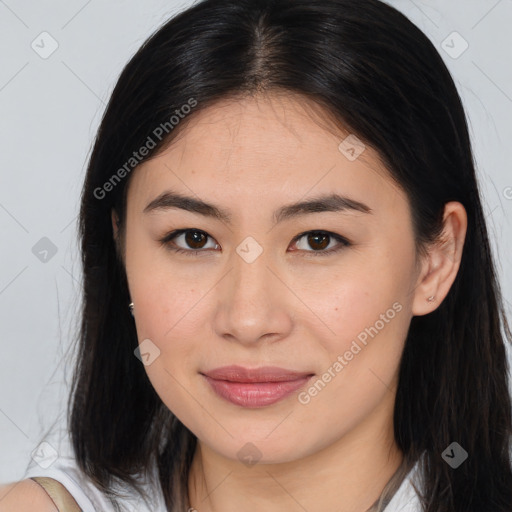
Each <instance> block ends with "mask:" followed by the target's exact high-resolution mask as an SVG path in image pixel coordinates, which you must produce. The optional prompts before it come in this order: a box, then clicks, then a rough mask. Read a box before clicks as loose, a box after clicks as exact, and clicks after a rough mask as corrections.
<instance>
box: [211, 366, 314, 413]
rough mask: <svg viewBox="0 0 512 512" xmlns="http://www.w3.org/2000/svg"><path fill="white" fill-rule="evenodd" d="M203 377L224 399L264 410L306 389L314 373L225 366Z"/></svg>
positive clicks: (270, 368)
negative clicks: (303, 388) (299, 390)
mask: <svg viewBox="0 0 512 512" xmlns="http://www.w3.org/2000/svg"><path fill="white" fill-rule="evenodd" d="M201 375H203V377H204V378H205V379H206V380H207V382H208V383H209V385H210V386H211V389H212V390H213V391H214V392H215V393H216V394H217V395H219V396H220V397H221V398H224V399H225V400H227V401H229V402H231V403H233V404H235V405H239V406H242V407H264V406H267V405H271V404H273V403H276V402H278V401H280V400H282V399H283V398H285V397H287V396H289V395H290V394H291V393H293V392H294V391H297V390H298V389H300V388H301V387H303V386H304V385H305V384H306V383H307V382H308V381H309V379H310V378H311V377H312V376H313V375H314V373H311V372H299V371H294V370H287V369H285V368H279V367H276V366H265V367H260V368H254V369H249V368H245V367H243V366H223V367H222V368H215V369H214V370H209V371H207V372H204V373H201Z"/></svg>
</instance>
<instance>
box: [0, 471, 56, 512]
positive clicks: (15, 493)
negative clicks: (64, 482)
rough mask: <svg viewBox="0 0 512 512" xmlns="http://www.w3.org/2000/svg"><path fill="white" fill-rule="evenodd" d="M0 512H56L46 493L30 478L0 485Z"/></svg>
mask: <svg viewBox="0 0 512 512" xmlns="http://www.w3.org/2000/svg"><path fill="white" fill-rule="evenodd" d="M0 512H58V510H57V507H56V506H55V504H54V502H53V501H52V499H51V498H50V496H48V494H47V493H46V491H45V490H44V489H43V488H42V487H41V486H40V485H39V484H38V483H36V482H34V480H31V479H30V478H28V479H25V480H20V481H19V482H13V483H10V484H2V485H0Z"/></svg>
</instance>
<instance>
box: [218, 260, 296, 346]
mask: <svg viewBox="0 0 512 512" xmlns="http://www.w3.org/2000/svg"><path fill="white" fill-rule="evenodd" d="M268 263H269V262H268V261H267V257H266V255H265V252H263V254H261V255H260V256H259V257H258V258H257V259H256V260H255V261H252V262H251V263H248V262H247V261H245V260H244V259H243V258H242V257H240V256H239V255H238V254H236V253H235V254H234V255H233V258H232V267H231V270H230V271H229V272H228V274H227V275H226V276H225V277H224V279H222V280H221V282H220V283H219V285H218V287H219V288H218V290H217V297H218V302H217V304H216V310H215V313H214V330H215V332H216V333H217V335H218V336H220V337H223V338H225V339H227V340H231V341H235V342H238V343H240V344H243V345H254V344H257V343H258V342H260V341H262V340H267V341H268V342H275V341H278V340H279V339H283V338H286V337H287V336H288V335H289V334H290V332H291V330H292V329H293V314H292V308H293V307H294V306H295V307H296V304H294V302H293V301H294V296H293V294H292V293H291V292H290V291H289V289H288V288H287V286H286V284H285V283H283V278H282V277H280V276H279V275H278V271H276V270H274V269H272V268H271V267H270V266H269V264H268ZM296 300H297V299H295V301H296Z"/></svg>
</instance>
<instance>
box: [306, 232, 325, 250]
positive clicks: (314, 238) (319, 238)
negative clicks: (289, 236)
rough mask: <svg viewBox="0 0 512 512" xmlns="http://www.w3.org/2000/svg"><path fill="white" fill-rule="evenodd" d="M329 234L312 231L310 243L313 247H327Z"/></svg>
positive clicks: (309, 236) (309, 237) (309, 238)
mask: <svg viewBox="0 0 512 512" xmlns="http://www.w3.org/2000/svg"><path fill="white" fill-rule="evenodd" d="M329 238H330V237H329V235H326V234H318V233H311V234H309V235H308V244H309V245H310V247H312V248H313V249H320V250H321V249H325V248H326V247H327V246H328V245H329Z"/></svg>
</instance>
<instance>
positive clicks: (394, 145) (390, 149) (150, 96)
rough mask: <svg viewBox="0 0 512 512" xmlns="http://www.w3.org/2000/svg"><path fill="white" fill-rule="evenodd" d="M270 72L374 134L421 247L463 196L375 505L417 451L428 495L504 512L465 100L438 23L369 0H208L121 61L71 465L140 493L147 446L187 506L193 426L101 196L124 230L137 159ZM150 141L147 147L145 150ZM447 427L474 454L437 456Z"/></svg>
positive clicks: (496, 321)
mask: <svg viewBox="0 0 512 512" xmlns="http://www.w3.org/2000/svg"><path fill="white" fill-rule="evenodd" d="M273 90H275V91H277V90H280V91H288V92H289V93H294V94H297V93H298V94H300V95H301V96H302V97H304V98H305V99H307V100H308V101H312V102H314V104H316V105H318V106H319V107H320V108H321V109H322V111H324V112H325V113H326V115H329V116H330V117H332V118H333V119H334V120H335V122H336V123H337V126H339V127H340V129H341V128H343V129H348V130H349V131H350V132H351V133H353V134H355V135H356V136H357V137H358V138H359V139H360V140H362V141H363V142H364V143H365V144H366V145H367V146H370V147H372V148H374V149H375V150H376V151H377V152H378V154H379V156H380V158H381V159H382V162H383V163H384V165H385V166H386V168H387V169H388V170H389V173H390V175H391V176H392V178H393V179H394V180H395V181H396V183H397V184H398V185H399V186H400V187H401V188H402V189H403V190H404V191H405V192H406V194H407V197H408V199H409V203H410V206H411V209H412V218H413V227H414V236H415V243H416V247H417V251H418V253H421V252H424V251H425V250H426V248H427V245H428V244H429V243H431V242H433V241H435V240H437V239H438V237H439V235H440V233H441V230H442V216H443V207H444V204H445V203H446V202H448V201H459V202H461V203H462V204H463V206H464V208H465V209H466V212H467V218H468V227H467V233H466V240H465V244H464V248H463V254H462V261H461V265H460V267H459V271H458V274H457V277H456V279H455V281H454V283H453V285H452V287H451V289H450V291H449V293H448V295H447V296H446V298H445V300H444V301H443V302H442V303H441V304H440V305H439V307H438V308H437V309H436V310H435V311H433V312H432V313H430V314H428V315H425V316H419V317H413V318H412V321H411V324H410V328H409V331H408V335H407V339H406V343H405V348H404V351H403V355H402V358H401V362H400V368H399V382H398V389H397V395H396V402H395V409H394V436H395V440H396V443H397V444H398V446H399V448H400V449H401V450H402V451H403V453H404V466H403V467H402V471H398V472H397V474H396V475H395V478H394V479H392V480H391V481H390V482H389V485H388V486H387V487H386V489H384V491H383V493H382V495H381V498H380V499H379V500H378V501H379V502H378V503H376V504H375V506H374V507H373V510H381V509H382V507H383V506H384V505H385V504H386V503H387V502H388V501H389V498H390V496H391V495H392V493H393V492H394V491H395V490H396V487H397V485H398V483H399V482H400V481H401V479H403V477H404V475H405V472H404V471H403V470H404V468H405V469H407V468H409V467H410V466H411V464H413V463H414V462H416V461H417V462H418V464H419V468H420V471H421V474H422V477H423V480H422V482H423V483H422V485H423V487H422V489H419V490H418V492H420V495H421V496H420V497H421V503H422V507H423V510H424V511H425V512H448V511H449V512H468V511H471V512H480V511H482V512H491V511H492V512H510V511H511V510H512V470H511V463H510V455H509V450H510V440H511V433H512V425H511V422H512V419H511V410H512V408H511V398H510V394H509V388H508V366H507V359H506V350H505V348H506V347H505V342H506V341H508V342H510V340H511V339H512V337H511V332H510V329H509V326H508V324H507V320H506V316H505V311H504V307H503V303H502V296H501V290H500V287H499V283H498V281H497V277H496V271H495V264H494V262H493V256H492V254H491V249H490V244H489V239H488V233H487V227H486V223H485V218H484V214H483V210H482V204H481V198H480V193H479V189H478V185H477V179H476V172H475V162H474V157H473V153H472V148H471V144H470V139H469V134H468V126H467V121H466V116H465V112H464V109H463V106H462V103H461V100H460V97H459V95H458V93H457V89H456V86H455V84H454V82H453V79H452V77H451V76H450V73H449V71H448V69H447V68H446V66H445V64H444V62H443V60H442V58H441V56H440V55H439V53H438V52H437V50H436V49H435V47H434V46H433V45H432V43H431V42H430V40H429V39H428V38H427V37H426V36H425V34H423V33H422V32H421V31H420V30H419V29H418V28H417V27H416V26H415V25H414V24H413V23H411V22H410V21H409V20H408V19H407V18H406V17H405V16H404V15H402V14H401V13H400V12H399V11H397V10H396V9H394V8H392V7H391V6H388V5H387V4H385V3H383V2H380V1H378V0H358V1H354V0H203V1H200V2H198V3H196V4H194V5H192V6H191V7H190V8H188V9H186V10H185V11H183V12H181V13H179V14H178V15H176V16H175V17H173V18H172V19H170V20H169V21H168V22H166V23H165V24H164V25H163V26H162V27H161V28H159V29H158V30H157V31H156V32H155V33H154V34H153V35H152V36H151V37H150V38H149V39H148V40H147V41H146V42H145V43H144V44H143V45H142V47H141V48H140V49H139V50H138V51H137V52H136V54H135V55H134V56H133V57H132V59H131V60H130V61H129V63H128V64H127V65H126V67H125V68H124V70H123V71H122V73H121V75H120V77H119V79H118V82H117V84H116V86H115V88H114V91H113V93H112V95H111V98H110V100H109V103H108V106H107V108H106V110H105V113H104V115H103V118H102V121H101V125H100V127H99V131H98V134H97V137H96V140H95V143H94V147H93V151H92V153H91V157H90V160H89V165H88V169H87V175H86V178H85V184H84V187H83V191H82V197H81V210H80V219H79V231H80V241H81V250H82V265H83V276H84V282H83V316H82V319H81V328H80V333H79V340H78V360H77V365H76V369H75V373H74V376H73V382H72V390H71V394H70V400H69V403H68V415H69V417H68V419H69V428H70V432H71V436H72V445H73V449H74V451H75V455H76V458H77V462H78V464H79V466H80V468H81V469H82V470H83V471H84V472H85V473H86V474H87V475H88V476H89V477H90V478H91V479H92V480H93V481H94V482H95V484H96V485H97V486H98V487H99V488H100V489H103V490H104V491H105V492H107V493H110V494H113V493H112V488H113V487H112V485H113V482H121V483H122V484H124V485H125V486H132V487H133V488H134V489H138V490H139V491H140V492H141V494H142V493H143V492H144V491H143V489H141V488H140V487H139V484H138V482H139V480H138V479H137V476H139V475H140V474H145V473H146V472H147V470H148V468H149V467H151V465H152V464H153V465H154V467H156V468H157V471H156V474H157V475H158V476H157V480H156V484H157V485H159V486H160V487H161V490H162V492H163V496H164V498H165V502H166V505H167V508H168V510H169V511H173V512H174V511H176V512H177V511H179V512H182V511H185V510H186V509H187V507H188V506H189V505H188V498H187V481H188V472H189V468H190V464H191V460H192V456H193V454H194V450H195V447H196V442H197V439H196V437H195V436H194V435H193V434H192V433H191V432H190V431H189V430H188V429H187V428H186V427H185V426H184V425H183V424H182V423H181V422H180V421H179V420H178V419H177V418H176V417H175V416H174V415H173V414H172V413H171V412H170V411H169V409H168V408H167V407H166V406H165V404H164V403H163V402H162V400H161V399H160V398H159V396H158V395H157V393H156V392H155V390H154V389H153V387H152V385H151V383H150V382H149V379H148V377H147V375H146V373H145V371H144V368H143V365H142V364H141V363H140V361H139V360H138V359H137V358H136V357H135V356H134V353H133V352H134V349H135V348H136V347H137V337H136V331H135V326H134V323H133V319H132V318H131V316H130V312H129V309H128V307H127V305H128V303H129V301H130V300H129V295H128V288H127V282H126V274H125V269H124V265H123V258H122V254H121V251H122V248H121V249H120V248H119V247H117V246H116V244H115V242H114V239H113V231H112V225H111V217H110V213H111V209H112V208H114V209H115V210H116V212H117V213H118V215H119V220H120V224H119V226H120V230H121V232H122V231H123V229H124V228H125V213H126V190H127V185H128V183H129V182H130V177H131V176H132V175H133V172H136V167H137V165H138V164H139V163H141V162H143V161H145V160H147V159H148V158H151V157H153V156H155V155H156V154H158V153H159V151H161V150H162V149H163V148H165V147H168V145H169V144H171V143H172V140H173V139H174V138H175V137H176V135H177V134H178V133H179V131H180V130H181V129H182V127H184V126H186V123H187V122H188V121H189V120H190V119H192V118H193V117H194V115H195V114H196V113H197V112H199V111H201V110H203V109H205V108H207V107H209V106H212V105H214V104H215V102H216V101H218V100H220V99H225V98H234V99H236V98H237V97H238V98H239V97H242V96H251V95H254V94H258V93H261V92H272V91H273ZM142 147H145V148H146V149H147V148H150V149H149V150H148V151H147V152H140V153H139V149H140V148H142ZM134 152H135V153H136V156H135V154H134ZM142 153H146V154H144V156H142ZM502 328H503V332H502ZM454 441H456V442H457V443H459V444H460V445H461V446H462V447H463V448H464V450H466V452H467V453H468V455H469V456H468V458H467V460H466V461H465V462H464V463H463V464H462V465H461V466H459V467H458V468H457V469H453V468H452V467H450V465H448V464H447V463H446V462H445V460H444V459H443V456H442V454H443V452H444V451H445V450H446V449H447V447H449V445H450V444H451V443H452V442H454ZM115 499H116V498H115V496H114V495H112V500H113V502H115ZM391 512H392V511H391Z"/></svg>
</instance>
